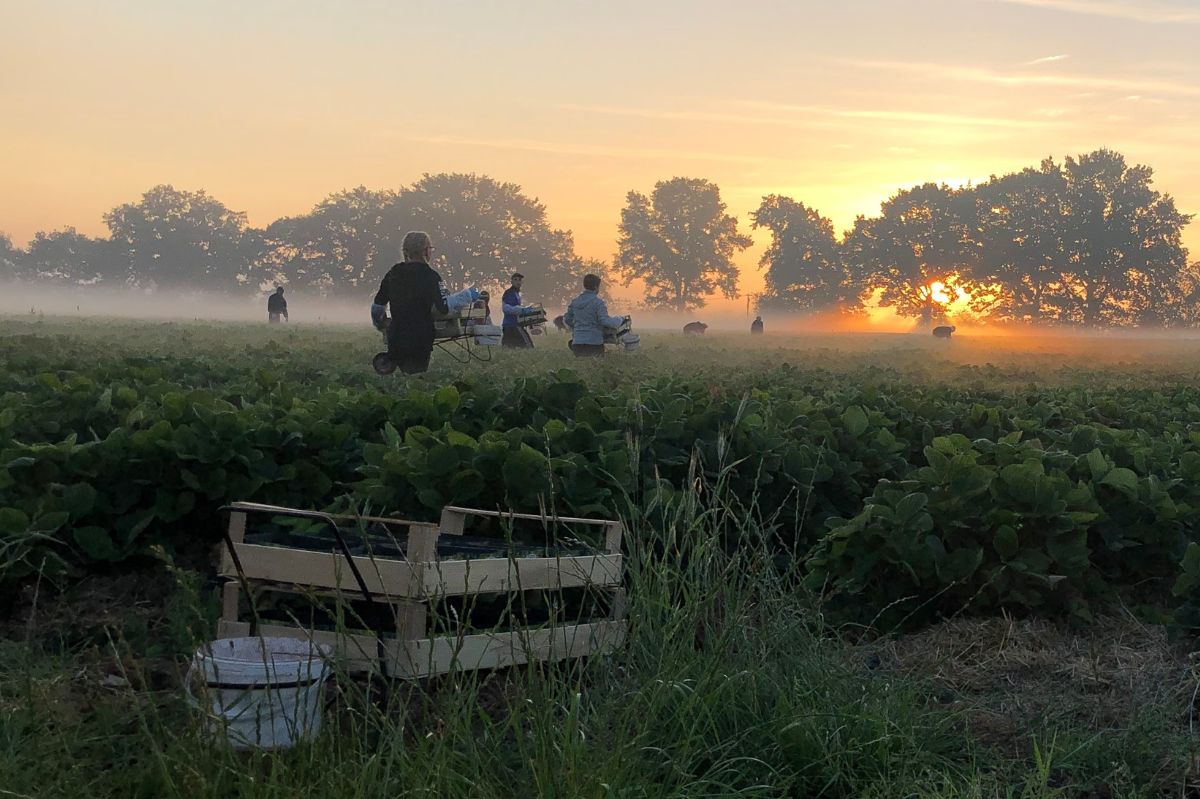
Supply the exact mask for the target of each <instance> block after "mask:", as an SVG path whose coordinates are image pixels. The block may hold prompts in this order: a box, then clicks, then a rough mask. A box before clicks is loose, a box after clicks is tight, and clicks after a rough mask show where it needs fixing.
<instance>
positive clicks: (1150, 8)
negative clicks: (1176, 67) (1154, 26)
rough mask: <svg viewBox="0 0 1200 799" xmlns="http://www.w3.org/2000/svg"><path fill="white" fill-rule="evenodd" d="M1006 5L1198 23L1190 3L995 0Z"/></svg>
mask: <svg viewBox="0 0 1200 799" xmlns="http://www.w3.org/2000/svg"><path fill="white" fill-rule="evenodd" d="M997 2H1001V3H1008V4H1009V5H1019V6H1032V7H1034V8H1048V9H1051V10H1054V11H1067V12H1070V13H1073V14H1089V15H1091V16H1096V17H1110V18H1113V19H1126V20H1132V21H1134V22H1151V23H1164V22H1200V9H1197V8H1196V4H1195V3H1194V2H1187V3H1171V2H1162V0H1125V1H1124V2H1122V1H1121V0H997Z"/></svg>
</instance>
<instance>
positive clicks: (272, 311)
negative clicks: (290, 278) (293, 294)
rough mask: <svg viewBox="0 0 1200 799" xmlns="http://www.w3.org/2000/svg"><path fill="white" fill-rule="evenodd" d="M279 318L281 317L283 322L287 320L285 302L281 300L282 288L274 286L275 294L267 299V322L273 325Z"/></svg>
mask: <svg viewBox="0 0 1200 799" xmlns="http://www.w3.org/2000/svg"><path fill="white" fill-rule="evenodd" d="M280 316H283V321H285V322H286V321H287V320H288V315H287V300H285V299H284V298H283V286H276V287H275V293H274V294H272V295H271V296H270V297H267V320H268V321H269V322H271V323H272V324H274V323H276V322H278V321H279V317H280Z"/></svg>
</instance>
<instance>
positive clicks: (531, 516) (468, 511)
mask: <svg viewBox="0 0 1200 799" xmlns="http://www.w3.org/2000/svg"><path fill="white" fill-rule="evenodd" d="M447 511H449V512H450V513H451V514H456V515H461V516H490V517H492V518H494V519H495V518H503V519H525V520H528V521H539V522H559V523H562V524H591V525H611V524H614V523H616V522H614V520H613V519H579V518H576V517H573V516H559V515H558V514H556V513H545V514H542V513H512V512H511V511H506V510H480V509H476V508H459V507H456V506H453V505H450V506H447V507H445V508H442V517H443V518H445V516H446V513H447ZM443 532H445V529H444V528H443Z"/></svg>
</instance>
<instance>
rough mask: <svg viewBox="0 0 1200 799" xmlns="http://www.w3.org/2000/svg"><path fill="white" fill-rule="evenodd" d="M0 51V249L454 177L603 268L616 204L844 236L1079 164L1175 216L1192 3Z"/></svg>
mask: <svg viewBox="0 0 1200 799" xmlns="http://www.w3.org/2000/svg"><path fill="white" fill-rule="evenodd" d="M0 29H2V30H4V31H5V33H6V35H5V40H6V41H5V46H4V48H2V49H0V75H2V76H3V77H2V78H0V108H2V109H3V124H0V153H3V155H2V156H0V231H4V232H7V233H9V234H10V235H11V236H12V237H13V239H14V240H15V241H17V242H19V243H22V244H23V243H25V242H26V241H28V239H29V238H30V237H31V236H32V235H33V233H34V232H35V231H37V230H44V229H45V230H48V229H54V228H59V227H63V226H66V225H74V226H75V227H77V228H78V229H80V230H81V231H83V232H87V233H90V234H99V233H102V232H104V227H103V223H102V221H101V215H102V214H103V212H104V211H106V210H107V209H109V208H112V207H113V206H115V205H117V204H119V203H122V202H126V201H129V200H133V199H136V198H137V197H138V196H139V195H140V194H141V192H143V191H144V190H145V189H147V188H148V187H150V186H152V185H154V184H156V183H172V184H174V185H175V186H176V187H178V188H188V189H196V188H204V189H207V190H208V191H209V192H210V193H211V194H213V195H214V196H216V197H217V198H218V199H220V200H222V201H223V202H225V203H226V204H227V205H229V206H230V207H232V208H235V209H238V210H245V211H246V212H248V214H249V217H250V221H251V223H252V224H256V225H265V224H267V223H268V222H270V221H271V220H272V219H274V218H276V217H278V216H283V215H291V214H297V213H302V212H304V211H306V210H308V209H309V208H311V207H312V206H313V205H314V204H315V203H316V202H318V201H319V200H320V199H321V198H322V197H323V196H325V195H326V194H328V193H329V192H331V191H335V190H339V189H342V188H347V187H351V186H355V185H359V184H364V185H367V186H369V187H373V188H382V187H398V186H400V185H403V184H406V183H410V182H412V181H413V180H414V179H416V178H417V177H419V176H420V174H421V173H422V172H440V171H451V170H453V171H475V172H480V173H486V174H488V175H491V176H493V177H495V178H498V179H503V180H510V181H513V182H516V183H519V184H521V185H522V186H523V187H524V189H525V190H526V191H527V192H528V193H529V194H530V195H533V196H536V197H538V198H539V199H541V200H542V201H543V202H544V203H545V204H546V205H547V206H548V209H549V212H550V217H551V221H552V223H553V224H555V225H556V226H560V227H565V228H570V229H571V230H573V231H574V232H575V236H576V242H577V245H578V249H579V251H580V252H581V253H582V254H584V255H589V256H594V257H600V258H605V259H607V258H609V257H611V255H612V252H613V242H614V240H615V237H616V226H617V221H618V215H619V212H620V208H621V206H622V205H623V202H624V195H625V193H626V192H627V191H629V190H630V189H635V188H636V189H639V190H641V191H649V190H650V189H651V188H652V187H653V184H654V182H655V181H656V180H659V179H663V178H668V177H672V176H676V175H684V176H689V177H704V178H708V179H710V180H713V181H715V182H717V183H718V184H719V185H720V186H721V189H722V193H723V196H724V198H725V200H726V202H727V203H728V204H729V207H730V210H731V211H732V212H733V213H734V214H735V215H737V216H738V217H739V219H740V220H741V221H742V223H743V225H744V226H745V227H748V222H749V220H748V214H749V211H751V210H752V209H753V208H755V207H757V205H758V202H759V200H760V198H761V197H762V195H763V194H767V193H772V192H777V193H783V194H788V195H790V196H792V197H795V198H796V199H799V200H803V201H804V202H805V203H807V204H809V205H812V206H815V207H817V208H818V209H820V210H821V211H822V213H824V214H826V215H827V216H830V217H832V218H833V220H834V221H835V223H836V224H837V226H838V227H839V228H845V227H848V226H849V225H850V224H851V223H852V222H853V219H854V216H855V215H856V214H859V213H865V214H870V213H873V212H875V211H876V210H877V209H878V205H879V202H880V201H881V200H883V199H885V198H886V197H887V196H888V195H890V194H891V193H892V192H893V191H895V190H896V189H897V188H899V187H903V186H908V185H912V184H913V183H916V182H920V181H924V180H946V181H949V182H953V183H961V182H964V181H966V180H975V181H979V180H983V179H986V178H987V177H988V175H989V174H992V173H999V172H1004V171H1008V170H1013V169H1019V168H1021V167H1024V166H1027V165H1032V164H1036V163H1037V162H1038V161H1039V160H1040V159H1041V158H1042V157H1044V156H1047V155H1053V156H1055V157H1056V158H1059V159H1061V158H1062V157H1063V156H1064V155H1067V154H1076V153H1080V152H1084V151H1087V150H1091V149H1095V148H1097V147H1112V148H1115V149H1118V150H1120V151H1121V152H1123V153H1125V155H1126V156H1127V157H1128V158H1129V159H1130V160H1131V161H1135V162H1143V163H1148V164H1150V165H1151V166H1153V167H1154V169H1155V172H1156V184H1157V186H1158V188H1160V189H1161V190H1164V191H1168V192H1170V193H1171V194H1173V195H1174V196H1175V197H1176V199H1177V201H1178V203H1179V205H1180V206H1181V208H1182V209H1183V210H1185V211H1189V212H1195V211H1198V210H1200V149H1198V148H1197V147H1196V143H1195V142H1196V131H1197V130H1198V129H1200V125H1198V124H1197V123H1198V122H1200V47H1196V45H1195V42H1196V41H1197V39H1198V38H1200V4H1198V3H1196V2H1194V1H1193V2H1185V1H1184V0H1178V1H1177V2H1169V1H1168V0H909V1H908V2H904V3H899V2H893V1H892V0H860V1H856V0H847V2H842V3H827V2H815V1H814V2H785V1H784V0H775V1H774V2H767V1H765V0H759V1H757V2H749V1H747V2H741V3H736V4H735V3H729V2H683V1H682V0H680V1H679V2H666V1H665V0H658V1H657V2H655V3H653V4H650V3H645V2H640V3H635V2H623V1H621V2H618V1H615V0H609V1H608V2H603V3H589V4H584V3H576V2H562V1H561V0H559V1H555V2H552V1H551V0H546V1H544V2H528V1H524V0H508V2H500V1H499V0H496V1H494V2H487V1H485V0H474V1H472V2H468V1H467V0H428V1H423V2H412V1H409V2H366V1H365V0H363V1H361V2H350V3H341V4H332V3H327V4H317V3H309V2H295V1H294V0H292V1H291V2H276V1H275V0H256V2H253V3H243V2H237V3H235V2H225V1H224V0H219V1H214V0H209V1H207V2H205V3H183V2H177V1H176V0H157V1H154V2H152V1H151V0H139V1H134V0H124V1H122V0H113V1H112V2H108V3H103V4H101V3H93V2H69V1H68V0H61V1H60V2H47V3H36V4H35V3H22V4H18V3H16V2H14V1H13V0H0ZM1197 230H1200V224H1194V225H1192V226H1191V229H1190V230H1189V233H1188V235H1187V242H1188V243H1189V244H1190V245H1191V248H1192V249H1193V251H1196V250H1197V249H1200V234H1198V233H1197ZM762 241H763V237H761V236H760V237H759V244H758V245H757V246H756V247H755V248H754V249H753V250H751V251H749V252H747V253H745V254H744V255H743V256H742V257H741V258H740V263H741V264H742V265H743V267H744V269H743V278H742V288H743V290H745V291H754V290H757V289H758V288H759V287H760V286H761V275H760V273H758V271H757V269H756V268H755V264H756V262H757V259H758V257H759V255H760V254H761V251H762ZM740 304H741V305H744V301H740Z"/></svg>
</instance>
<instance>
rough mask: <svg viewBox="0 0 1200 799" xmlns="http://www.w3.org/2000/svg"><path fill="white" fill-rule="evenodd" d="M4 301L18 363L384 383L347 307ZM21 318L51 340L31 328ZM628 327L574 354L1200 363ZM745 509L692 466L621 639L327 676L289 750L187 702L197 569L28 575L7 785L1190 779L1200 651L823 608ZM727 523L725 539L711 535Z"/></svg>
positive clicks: (830, 367)
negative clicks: (234, 315) (97, 317)
mask: <svg viewBox="0 0 1200 799" xmlns="http://www.w3.org/2000/svg"><path fill="white" fill-rule="evenodd" d="M2 324H3V330H4V333H5V335H6V338H5V339H4V340H0V348H3V349H2V351H4V352H5V353H6V354H8V355H12V356H13V357H21V358H25V359H28V360H30V362H33V361H41V362H45V363H48V364H52V363H55V362H56V361H59V362H69V361H70V359H71V358H76V357H78V353H79V348H80V346H81V344H82V342H87V345H88V346H89V347H91V348H93V349H94V351H95V352H96V353H97V357H98V358H101V359H107V358H116V359H121V358H146V359H150V360H154V359H161V360H171V361H173V362H187V361H188V359H189V358H191V357H193V356H195V355H197V354H199V353H203V354H205V355H209V354H212V353H217V354H218V355H228V356H230V357H231V358H237V359H241V360H243V361H251V362H256V363H261V364H262V367H263V368H265V369H272V370H277V371H286V372H287V373H288V374H289V375H291V376H294V377H297V378H299V379H302V380H304V381H306V382H310V383H312V384H314V385H316V384H321V383H326V382H329V381H333V380H336V381H338V382H339V383H340V384H342V385H346V386H348V387H351V388H354V387H356V386H368V385H370V386H374V385H378V384H379V380H378V378H376V377H375V376H374V375H373V374H371V373H369V371H367V369H366V362H367V359H368V358H369V356H370V354H371V352H373V350H374V348H375V345H376V343H377V342H376V341H375V339H374V337H373V336H372V335H371V334H370V333H369V332H363V331H354V330H349V329H342V328H317V327H306V326H295V327H292V328H289V329H287V330H272V329H267V328H266V327H265V326H253V327H252V326H248V325H247V326H241V325H222V326H217V325H205V324H179V325H174V324H170V325H146V324H139V323H132V322H105V323H99V322H92V323H87V324H86V325H85V326H82V327H81V326H80V323H78V322H63V321H56V320H46V321H26V320H9V321H4V322H3V323H2ZM28 336H35V337H36V338H37V341H38V342H40V343H41V344H44V345H46V346H45V347H43V348H42V349H40V350H38V351H37V352H36V353H35V352H33V351H32V350H31V349H30V348H29V347H28V344H29V341H30V340H29V339H28V338H25V337H28ZM644 341H646V342H647V343H646V345H645V347H644V349H643V350H642V351H640V352H639V353H632V354H624V355H622V356H621V357H614V358H611V359H608V360H607V361H606V362H605V363H603V364H592V365H589V367H588V368H589V369H591V370H592V371H591V372H590V373H589V374H590V377H589V379H592V380H598V381H606V380H612V381H617V380H628V379H641V378H644V377H647V376H654V375H658V374H662V373H669V372H672V371H677V372H685V371H687V370H690V369H695V368H696V367H697V366H706V367H707V366H715V365H720V364H733V365H734V366H733V368H732V369H731V370H730V371H731V372H736V373H738V374H740V375H741V376H742V377H743V379H745V380H747V381H753V379H754V375H755V374H757V373H759V372H761V371H762V370H764V369H770V368H774V367H775V366H777V365H778V364H779V363H781V362H783V361H791V362H796V363H799V364H801V365H802V366H803V368H806V369H811V370H813V374H814V375H819V374H820V373H821V372H823V371H829V372H843V373H844V372H851V371H853V372H854V373H855V374H863V375H870V374H880V375H885V376H887V379H889V380H905V381H916V382H922V381H926V382H943V381H964V380H965V381H979V382H981V383H983V384H986V385H988V386H990V387H995V388H997V389H998V390H1029V387H1037V386H1043V385H1050V384H1063V385H1073V384H1075V383H1078V382H1079V381H1080V380H1081V379H1083V378H1082V377H1081V376H1082V375H1089V376H1090V377H1089V378H1088V379H1090V380H1093V381H1103V382H1106V383H1110V384H1112V383H1115V384H1123V383H1129V384H1136V383H1138V382H1139V381H1141V382H1142V383H1144V382H1145V381H1147V380H1148V379H1150V378H1151V377H1152V378H1153V379H1155V380H1161V381H1164V382H1171V381H1180V382H1183V381H1187V380H1191V379H1194V376H1195V374H1196V372H1197V371H1198V367H1200V358H1197V357H1196V354H1197V352H1200V346H1197V345H1196V343H1195V342H1189V341H1166V342H1163V341H1159V342H1150V341H1138V340H1133V339H1122V340H1117V341H1113V340H1104V339H1067V338H1048V339H1028V338H1027V339H1016V338H1013V339H983V338H980V339H971V338H970V337H964V338H963V339H962V340H953V341H951V342H949V344H950V347H946V346H943V345H944V344H946V342H932V341H928V340H926V339H924V338H919V339H918V338H914V337H869V336H861V337H859V336H809V337H806V338H803V339H799V340H791V339H789V338H787V337H785V336H782V335H778V336H774V335H773V336H766V337H764V338H763V340H761V341H757V342H747V341H746V339H745V337H736V338H735V337H733V336H711V337H710V338H709V339H708V340H705V341H687V340H684V339H683V338H682V337H680V336H674V335H667V334H660V335H658V336H649V337H646V338H645V339H644ZM549 342H553V344H554V345H555V346H557V347H561V341H560V340H559V339H557V338H553V337H551V338H550V339H549ZM542 343H543V342H541V341H539V344H542ZM297 351H303V352H304V353H307V354H309V355H313V357H305V358H297V357H294V355H293V353H295V352H297ZM1139 353H1140V355H1139ZM314 354H315V355H314ZM1129 359H1136V360H1138V362H1139V364H1140V366H1139V369H1138V372H1137V374H1136V375H1135V374H1132V373H1131V371H1130V370H1129V369H1127V367H1126V366H1125V365H1124V364H1125V362H1126V361H1127V360H1129ZM562 366H571V367H572V368H579V367H578V366H577V365H576V364H575V362H574V360H573V359H571V358H570V356H569V355H568V354H566V353H565V352H564V351H561V350H560V349H556V348H554V347H542V348H541V349H539V350H538V351H537V352H535V353H533V354H529V353H522V354H513V353H505V352H501V353H497V359H496V361H495V362H493V363H492V364H488V365H482V366H479V367H470V369H469V370H468V368H467V367H462V366H459V365H457V364H452V363H448V362H447V361H445V360H444V359H438V360H437V361H436V362H435V368H434V370H433V371H432V372H431V373H430V375H428V376H425V377H418V378H412V379H398V380H395V381H393V383H394V384H395V385H396V386H397V388H402V387H403V386H405V385H412V386H421V385H436V384H440V383H443V382H445V381H448V380H453V379H456V377H457V376H458V375H461V374H465V373H467V372H468V371H471V372H473V373H477V374H483V375H486V376H489V377H491V378H494V379H496V380H509V379H513V373H514V370H516V371H517V373H518V374H519V373H520V372H522V371H525V372H529V371H539V372H540V371H544V370H548V369H556V368H560V367H562ZM518 367H519V368H518ZM47 368H49V367H47ZM197 375H198V376H197V380H204V379H212V378H211V377H210V376H208V375H207V374H206V373H203V372H202V371H198V372H197ZM389 385H391V384H389ZM814 386H815V389H814V390H819V386H820V383H819V381H818V380H815V382H814ZM761 513H762V510H761V509H759V508H757V507H756V505H755V503H754V500H753V497H743V496H733V495H731V493H730V492H729V491H728V489H727V488H726V486H724V485H723V484H722V483H721V482H720V481H718V482H717V483H716V484H715V485H703V484H700V483H693V484H692V490H691V491H688V492H681V493H679V494H677V495H676V496H675V497H674V499H673V500H672V504H671V505H670V507H669V508H668V509H666V516H665V518H666V520H667V523H665V524H662V525H661V526H657V527H655V528H652V529H638V530H633V531H631V534H630V535H629V536H628V541H629V542H630V546H631V551H630V552H629V558H628V564H627V570H628V575H629V586H628V588H629V600H630V609H629V613H630V621H631V628H630V638H629V640H628V642H627V644H626V645H625V646H624V647H623V648H621V649H620V650H619V651H618V652H616V653H614V654H612V655H609V656H605V657H598V658H593V659H590V660H588V661H586V662H572V663H563V664H556V665H552V666H534V667H527V668H515V669H509V670H501V671H495V672H490V673H457V674H452V675H450V676H447V677H444V678H439V679H436V680H428V681H423V682H421V683H419V684H388V683H384V682H383V681H381V680H380V679H378V678H376V679H365V678H360V677H353V676H350V675H345V674H339V675H338V676H337V677H336V678H335V679H334V680H333V681H332V682H331V683H330V685H329V688H328V696H327V702H326V725H325V728H324V730H323V731H322V733H321V735H320V736H319V737H318V738H317V739H316V740H314V741H312V742H309V743H306V744H303V745H301V746H298V747H296V748H295V749H293V750H290V751H285V752H278V753H265V752H256V753H247V754H238V753H234V752H232V751H230V750H228V749H226V748H224V747H222V746H220V745H218V744H217V743H215V742H214V741H212V740H211V739H210V738H209V737H208V736H206V735H205V733H204V731H203V729H202V728H201V726H200V725H199V723H198V721H197V719H196V717H195V716H194V715H193V714H192V713H191V711H190V710H189V708H188V706H187V704H186V702H185V701H184V698H183V693H182V690H181V686H182V681H183V674H184V671H185V670H186V664H187V658H188V656H189V655H190V653H191V652H192V651H193V650H194V648H195V646H197V645H198V644H199V643H200V642H202V641H204V640H206V639H207V638H209V637H211V635H212V630H213V621H214V618H215V612H216V594H215V590H216V584H215V581H214V580H213V579H212V577H211V576H210V574H209V573H208V572H206V571H203V570H189V569H184V568H178V567H175V566H173V565H172V564H170V563H169V562H167V561H166V560H165V556H164V559H163V560H162V561H160V562H159V563H157V564H156V565H153V566H149V567H144V568H143V569H142V570H140V571H138V572H135V573H127V572H117V573H113V574H109V575H103V574H98V575H94V576H92V577H90V578H88V579H87V580H84V581H82V582H81V583H79V584H77V585H74V586H70V587H68V588H67V589H66V590H65V591H63V592H62V593H52V592H49V591H46V590H44V589H43V588H40V587H38V586H36V584H34V583H31V584H29V585H28V586H27V587H26V591H25V593H24V594H23V595H21V596H19V597H16V598H15V601H14V603H13V606H14V609H13V611H12V612H11V613H10V614H9V615H8V618H7V621H6V622H5V623H4V627H3V630H2V634H0V797H57V796H62V797H68V796H70V797H93V796H94V797H154V798H155V799H158V798H159V797H188V799H198V798H200V797H243V796H244V797H264V798H265V797H281V798H282V797H289V798H290V797H363V798H366V797H396V796H429V797H459V796H461V797H515V796H520V797H526V796H546V797H597V798H600V797H605V798H607V797H725V796H730V797H732V796H739V797H807V796H829V797H929V798H930V799H932V798H933V797H939V798H940V797H980V798H982V797H1024V798H1026V799H1034V798H1035V797H1037V798H1040V797H1059V796H1061V797H1094V798H1095V799H1099V798H1100V797H1160V796H1183V795H1187V794H1186V791H1188V790H1196V789H1195V787H1194V783H1195V782H1196V775H1195V765H1194V764H1195V762H1196V761H1195V758H1196V752H1195V744H1194V736H1193V735H1192V730H1191V726H1192V720H1191V719H1192V715H1191V714H1192V712H1193V711H1192V705H1193V703H1194V694H1195V690H1196V689H1195V686H1196V685H1197V681H1196V675H1195V674H1194V672H1193V669H1192V664H1191V661H1190V660H1189V659H1188V658H1187V657H1186V655H1185V654H1183V653H1181V652H1180V651H1179V650H1178V649H1176V648H1175V647H1173V646H1172V645H1171V644H1170V643H1169V642H1167V641H1165V639H1163V638H1162V636H1161V631H1160V630H1157V628H1145V627H1142V626H1141V625H1138V624H1137V623H1135V622H1133V621H1131V620H1129V619H1125V618H1112V619H1103V620H1100V621H1099V622H1098V624H1097V625H1096V626H1095V627H1094V628H1093V629H1091V630H1086V631H1075V630H1070V629H1066V628H1061V627H1056V626H1052V625H1047V624H1041V623H1036V622H1029V621H1015V620H1009V619H993V620H982V621H979V620H957V621H954V622H948V623H945V624H943V625H939V626H937V627H934V628H932V629H930V630H929V631H927V632H925V633H922V634H920V635H916V636H912V637H910V638H903V639H899V640H890V639H889V640H869V639H868V640H864V639H862V638H861V636H860V635H858V633H857V632H855V631H849V630H838V629H831V628H830V627H829V626H828V625H827V624H826V622H825V620H824V619H823V618H822V617H821V615H820V613H819V612H818V611H817V610H816V609H815V606H814V603H813V602H812V601H811V599H810V598H809V597H808V596H806V595H805V594H804V593H803V592H802V591H800V590H798V589H797V588H796V586H795V585H794V584H793V583H792V575H793V574H794V571H793V569H792V568H791V567H790V564H787V563H781V562H779V560H778V559H776V558H772V557H770V556H769V553H768V551H767V550H766V549H765V547H764V546H763V545H762V542H761V541H760V540H759V537H758V535H759V533H758V531H759V530H760V529H761V526H762V525H761V524H760V523H759V519H760V515H761ZM729 541H735V542H736V543H737V544H738V546H736V547H726V546H723V545H722V546H718V543H717V542H729Z"/></svg>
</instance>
